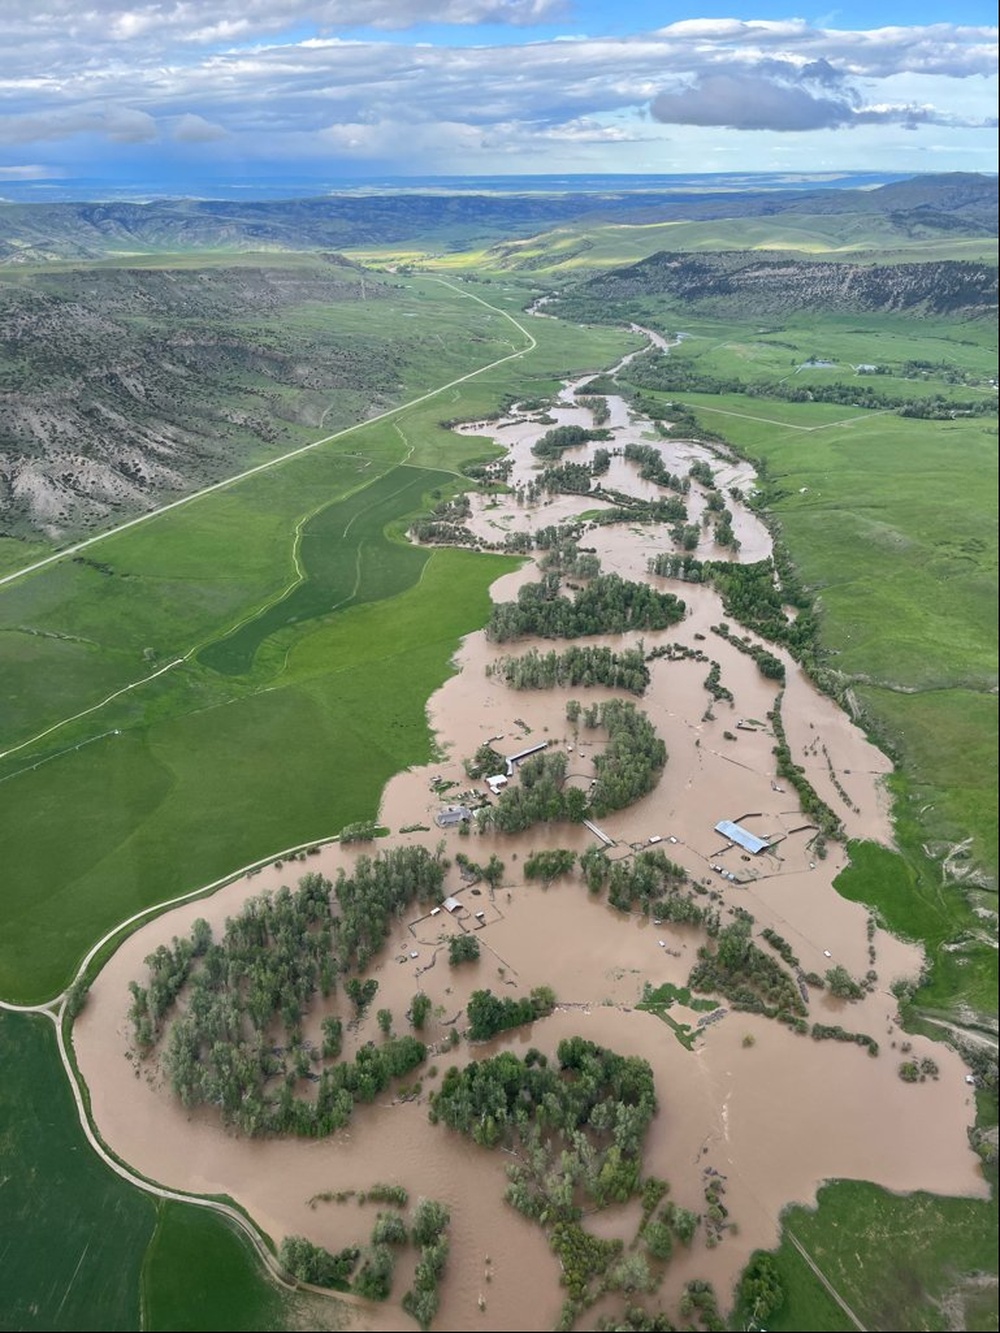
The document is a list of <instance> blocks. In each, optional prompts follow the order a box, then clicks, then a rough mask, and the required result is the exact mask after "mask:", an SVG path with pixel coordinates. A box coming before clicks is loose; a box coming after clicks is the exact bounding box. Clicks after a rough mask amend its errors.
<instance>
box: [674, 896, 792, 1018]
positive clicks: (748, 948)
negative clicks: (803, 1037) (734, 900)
mask: <svg viewBox="0 0 1000 1333" xmlns="http://www.w3.org/2000/svg"><path fill="white" fill-rule="evenodd" d="M688 985H689V986H690V988H691V990H693V991H697V992H699V993H701V994H705V993H706V992H714V993H715V994H719V995H724V996H725V997H726V998H727V999H728V1000H729V1002H730V1003H731V1004H732V1007H733V1008H734V1009H736V1010H739V1011H742V1012H745V1013H756V1014H763V1015H765V1017H767V1018H777V1019H778V1020H779V1021H780V1022H782V1023H788V1024H789V1025H790V1026H791V1027H794V1028H796V1030H797V1031H804V1030H806V1029H805V1016H806V1013H807V1012H808V1011H807V1009H806V1004H805V1001H804V1000H803V998H802V995H801V993H800V991H799V988H798V985H797V984H796V983H795V981H793V979H792V978H791V977H790V976H789V975H788V973H787V972H785V971H784V969H783V968H782V967H781V966H780V965H779V964H778V962H777V961H776V960H775V959H774V958H772V957H771V956H770V955H769V954H765V953H764V952H763V950H761V949H759V948H758V947H757V945H756V944H754V942H753V940H752V939H751V937H750V923H749V921H748V920H747V919H745V918H740V919H737V920H736V921H734V922H733V923H732V925H729V926H726V927H724V928H723V929H722V930H720V931H719V933H718V936H717V937H716V942H715V949H714V951H713V950H712V949H710V948H709V947H708V946H707V945H706V946H702V948H700V949H699V950H698V962H697V963H696V964H695V966H694V968H693V970H692V972H691V975H690V977H689V978H688Z"/></svg>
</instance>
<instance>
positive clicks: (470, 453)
mask: <svg viewBox="0 0 1000 1333" xmlns="http://www.w3.org/2000/svg"><path fill="white" fill-rule="evenodd" d="M423 290H424V292H425V296H424V297H423V298H422V299H425V300H426V301H427V302H428V303H430V302H432V301H435V300H438V299H440V300H441V301H442V302H443V303H444V304H445V306H446V307H447V308H448V309H449V310H451V309H452V307H453V304H454V303H455V302H460V303H462V305H463V308H464V307H465V306H467V307H468V308H469V309H470V310H473V311H477V312H481V311H482V307H481V306H479V305H478V304H477V303H476V302H475V301H472V300H470V299H469V297H468V296H466V295H462V296H456V294H455V292H454V291H453V290H452V289H451V288H449V287H447V286H443V285H442V284H440V283H437V282H434V281H432V280H428V281H427V282H426V283H425V284H424V289H423ZM471 294H472V290H471V286H470V295H471ZM487 294H488V295H489V296H490V298H491V299H492V298H493V297H494V296H496V298H497V301H498V303H499V302H501V301H502V302H504V303H506V304H507V305H508V306H509V307H510V308H511V309H512V310H517V309H519V307H520V304H521V301H522V293H521V292H520V291H518V290H517V289H512V290H511V291H509V292H506V293H500V292H497V293H493V292H492V291H489V292H488V293H487ZM478 318H479V315H478V314H476V319H477V320H478ZM492 318H493V319H494V320H495V321H501V320H502V318H503V317H502V315H501V314H500V313H497V312H496V311H494V313H493V315H492ZM538 323H539V325H544V327H543V328H541V329H540V336H539V338H538V342H539V345H538V347H537V349H536V350H535V351H533V352H532V353H531V356H530V359H528V358H525V360H524V361H523V362H522V361H520V360H515V361H511V362H507V363H506V364H505V365H503V366H499V367H495V368H493V369H491V370H490V371H488V372H486V374H485V375H484V376H483V377H482V380H483V382H482V383H480V382H478V381H472V382H470V383H466V384H461V385H455V386H453V387H452V388H450V389H448V390H446V391H445V392H444V393H443V394H441V395H439V396H438V397H436V398H432V399H427V400H426V401H424V402H422V403H418V404H416V405H414V406H413V407H412V408H407V409H405V410H403V411H401V412H400V413H398V414H397V415H396V416H395V417H393V418H392V419H391V420H382V421H378V422H374V423H373V424H372V425H371V426H367V427H365V428H364V429H363V430H359V431H354V432H352V433H351V434H350V435H349V436H347V437H346V438H343V437H342V438H341V439H340V440H334V441H331V442H330V443H329V444H328V445H324V446H322V447H320V448H318V449H316V450H313V451H310V452H308V453H305V454H301V455H299V456H298V457H296V458H294V459H290V460H288V461H287V462H285V463H283V464H282V465H281V466H279V467H275V468H273V469H270V470H269V471H267V472H262V473H257V474H255V475H254V476H251V477H249V478H246V479H245V480H243V481H240V482H239V483H237V484H234V485H233V486H230V487H228V488H226V489H223V490H220V491H217V492H214V493H212V494H210V495H207V496H204V497H203V498H201V499H199V500H196V501H194V502H192V503H190V504H187V505H185V506H182V507H181V508H179V509H176V510H173V511H171V512H169V513H166V514H163V515H161V516H160V517H158V518H156V519H154V520H152V521H150V522H148V523H144V524H141V525H139V526H138V527H135V528H132V529H129V530H128V531H125V532H121V533H118V534H115V535H111V536H109V537H107V538H106V539H105V540H103V541H100V542H98V543H96V544H95V545H93V546H91V547H90V548H88V549H87V551H86V552H85V553H82V554H81V556H80V557H78V558H77V559H75V560H64V561H60V562H58V563H55V564H53V565H51V566H49V567H47V568H46V569H44V570H41V571H39V572H37V573H35V574H32V575H29V576H26V577H25V578H23V579H21V580H19V581H16V582H14V583H10V584H8V585H6V586H5V587H4V588H2V589H0V643H2V644H3V645H4V647H5V652H6V655H7V656H8V657H9V659H10V663H11V667H10V679H11V681H12V683H13V688H12V690H11V694H10V702H11V707H10V708H9V710H8V712H7V714H6V722H7V726H8V727H9V730H8V731H7V733H6V735H5V737H4V741H5V745H4V748H5V750H6V754H5V756H4V757H3V758H2V759H0V790H2V792H3V797H4V801H5V809H6V812H7V818H5V820H4V822H3V826H2V829H0V858H2V860H3V864H4V865H5V867H7V868H8V877H7V881H6V886H5V893H4V897H3V905H2V914H3V931H2V932H0V994H3V995H4V997H5V998H8V999H11V1000H18V1001H32V1000H38V999H43V998H46V997H48V996H49V995H51V994H53V993H56V992H58V991H59V990H60V989H61V988H62V987H64V986H65V985H66V984H68V982H69V981H70V979H71V977H72V974H73V970H74V968H75V967H76V965H77V963H78V961H79V960H80V958H81V957H82V956H83V954H84V953H85V952H86V950H87V949H88V948H89V947H90V945H91V944H93V942H94V941H95V940H96V939H98V938H99V937H100V936H101V935H102V934H103V933H104V932H105V931H106V930H109V929H111V928H112V927H113V926H114V925H115V924H116V923H117V922H118V921H120V920H122V919H124V918H125V917H128V916H131V915H132V914H133V913H135V912H137V911H139V910H141V909H142V908H144V907H146V906H149V905H151V904H154V903H157V902H161V901H164V900H166V899H168V898H170V897H173V896H176V895H177V894H180V893H184V892H189V891H190V890H192V889H194V888H197V887H198V886H199V885H201V884H208V883H211V882H213V881H215V880H217V879H219V878H221V877H223V876H225V875H227V874H229V873H232V872H234V871H235V870H236V869H237V868H239V867H240V866H243V865H247V864H250V863H253V862H255V861H257V860H260V859H264V858H267V857H268V856H273V855H275V854H276V853H277V852H279V851H281V850H283V849H285V848H288V847H291V846H295V845H298V844H303V843H308V842H314V841H316V840H318V839H320V838H323V837H329V836H331V835H333V834H335V833H337V832H338V831H339V829H340V828H342V827H343V826H344V825H345V824H347V823H350V822H353V821H355V820H357V819H361V818H365V817H370V816H371V815H373V814H374V812H375V810H376V808H377V802H378V797H379V793H380V791H381V789H382V786H383V785H384V783H385V782H386V780H387V779H388V778H389V777H390V776H391V775H392V774H393V773H395V772H397V771H399V770H400V769H403V768H406V767H407V766H409V765H411V764H414V763H420V762H426V761H427V760H429V759H430V757H431V748H430V738H429V736H428V733H427V725H426V718H425V713H424V707H425V704H426V700H427V698H428V697H429V696H430V694H432V693H433V691H434V690H435V689H436V688H437V686H438V685H439V684H440V683H441V682H442V681H443V680H444V679H445V677H446V676H447V674H448V672H449V670H450V667H449V662H450V659H451V657H452V655H453V653H454V650H455V648H456V647H457V645H458V642H459V640H460V638H461V637H462V635H463V634H466V633H468V632H469V631H470V630H472V629H475V628H476V627H477V626H479V625H481V624H482V623H483V622H484V621H485V619H486V616H487V612H488V596H487V588H488V586H489V584H490V582H492V580H493V579H495V578H496V577H498V576H499V575H500V574H501V573H503V572H505V571H506V570H508V569H510V568H513V567H514V566H513V564H512V562H511V561H509V560H506V559H504V558H502V557H496V556H487V555H481V554H476V553H473V552H469V551H462V550H435V551H426V550H417V549H414V548H412V547H410V546H409V545H408V544H407V543H406V542H405V540H403V537H402V534H401V529H402V527H405V519H406V517H407V516H408V515H411V514H413V513H414V512H416V511H419V510H420V509H421V508H422V507H426V502H427V501H428V500H430V501H431V502H432V500H433V495H434V494H437V495H441V494H443V493H445V492H446V491H447V490H448V488H449V487H450V486H451V485H453V484H454V483H455V482H456V480H457V477H456V470H457V468H458V467H459V466H460V465H461V464H462V463H463V462H464V461H466V460H468V459H471V458H476V457H480V458H481V457H488V456H490V455H491V454H492V452H493V450H492V446H490V445H489V444H488V443H487V442H485V441H478V440H476V439H475V438H471V439H463V438H461V437H459V436H456V435H454V434H453V433H451V432H450V431H447V430H444V429H442V427H441V425H440V422H441V421H442V420H443V419H448V418H454V417H459V416H464V417H473V418H474V417H475V416H476V415H477V414H480V413H485V412H488V411H493V410H495V409H496V406H497V403H498V401H500V400H502V399H503V398H504V396H505V395H511V394H515V395H516V394H521V395H524V394H525V393H528V392H530V393H532V394H538V393H540V392H547V391H548V390H549V389H551V388H552V387H554V385H555V383H557V382H558V380H559V379H560V378H561V377H562V376H563V375H564V374H567V373H570V372H572V371H573V370H577V369H584V368H586V367H588V366H592V365H595V364H601V363H602V362H604V363H605V364H606V363H607V362H608V361H610V360H611V359H613V358H614V356H615V355H617V354H620V353H621V352H622V351H623V350H627V349H628V348H629V347H631V346H635V341H636V340H635V338H634V336H633V335H624V336H623V335H622V334H621V333H618V332H615V331H611V330H606V329H605V330H595V331H593V332H591V331H588V330H579V331H578V330H573V329H571V328H567V327H566V326H563V325H558V324H557V323H556V322H555V321H538ZM507 327H508V328H510V329H511V331H512V335H513V334H516V330H515V329H514V326H513V325H507ZM518 338H519V342H520V345H522V346H523V345H525V343H526V339H525V338H524V337H523V336H521V335H518ZM546 386H547V387H546ZM403 460H409V462H407V463H405V464H404V463H403ZM347 598H349V600H345V599H347ZM172 663H173V664H174V665H170V664H172ZM404 664H405V666H404ZM164 667H167V668H168V669H167V670H162V671H161V668H164ZM156 672H161V674H158V675H155V678H153V679H150V677H152V676H153V675H154V673H156ZM129 686H134V688H127V687H129ZM113 694H117V697H115V698H111V699H109V696H111V695H113ZM33 737H34V738H36V739H34V740H33V739H32V738H33ZM236 754H239V756H240V763H239V764H234V762H233V756H234V755H236ZM56 828H58V830H59V833H58V836H53V834H52V831H53V829H56ZM165 848H169V852H170V854H169V855H168V856H165V855H164V849H165Z"/></svg>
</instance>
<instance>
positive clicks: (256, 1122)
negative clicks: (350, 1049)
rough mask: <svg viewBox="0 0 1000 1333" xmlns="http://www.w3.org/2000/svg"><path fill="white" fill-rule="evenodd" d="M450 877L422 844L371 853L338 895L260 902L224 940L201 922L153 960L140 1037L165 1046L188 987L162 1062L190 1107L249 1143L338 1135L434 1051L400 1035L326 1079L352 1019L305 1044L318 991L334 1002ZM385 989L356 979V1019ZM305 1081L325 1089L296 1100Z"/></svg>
mask: <svg viewBox="0 0 1000 1333" xmlns="http://www.w3.org/2000/svg"><path fill="white" fill-rule="evenodd" d="M444 870H445V865H444V863H442V861H441V860H440V858H439V857H435V856H432V855H431V854H430V853H428V852H427V851H426V849H424V848H420V847H410V848H396V849H394V850H393V851H391V852H388V853H386V854H384V855H381V856H378V857H375V858H371V857H366V856H362V857H359V858H358V861H357V864H356V866H355V868H354V872H353V874H352V875H350V876H348V875H346V874H345V873H344V872H341V874H340V875H339V876H338V880H337V883H336V885H335V886H334V885H333V884H331V882H330V881H329V880H327V879H324V878H323V877H322V876H321V875H317V874H310V875H305V876H304V877H303V878H302V879H301V880H300V881H299V886H298V888H297V890H296V891H295V892H294V893H293V892H292V891H291V890H290V889H288V888H287V887H284V888H282V889H279V890H278V892H277V893H275V894H270V893H268V894H263V895H261V896H260V897H257V898H252V899H250V900H249V901H248V902H247V903H246V904H245V905H244V907H243V908H242V910H241V911H240V912H239V913H238V914H237V915H236V916H234V917H231V918H229V919H228V920H227V922H226V930H225V935H224V937H223V940H222V942H221V943H218V944H216V943H214V942H212V936H211V930H210V929H209V927H208V925H207V923H206V922H204V921H201V920H199V921H198V922H196V923H195V925H194V927H193V929H192V934H191V938H190V939H188V940H182V941H175V942H174V947H173V948H172V949H168V948H167V947H166V946H163V947H162V948H161V949H158V950H157V951H156V953H155V954H152V955H150V957H149V959H147V964H148V966H149V967H150V973H151V977H150V983H149V986H148V987H141V986H139V985H138V984H137V983H135V982H133V983H132V984H131V986H130V989H131V991H132V996H133V1002H132V1007H131V1011H130V1012H131V1017H132V1020H133V1023H134V1024H135V1033H136V1039H137V1041H138V1042H139V1044H140V1045H141V1046H142V1047H143V1049H149V1048H151V1047H152V1046H153V1045H154V1043H155V1042H156V1040H157V1039H158V1038H159V1036H160V1026H161V1024H162V1021H163V1019H164V1018H165V1017H166V1014H167V1010H168V1009H169V1008H170V1007H171V1006H172V1005H173V1004H174V1002H175V1001H176V1000H177V999H178V998H179V996H180V995H181V993H182V991H183V992H184V994H185V999H186V1004H185V1007H184V1011H183V1013H181V1014H179V1015H177V1016H175V1017H174V1018H173V1019H172V1021H171V1022H170V1024H169V1029H168V1031H167V1035H166V1040H165V1043H164V1054H163V1060H164V1068H165V1070H166V1072H167V1074H168V1076H169V1078H170V1081H171V1085H172V1087H173V1089H174V1091H175V1092H176V1094H177V1095H178V1096H179V1097H180V1098H181V1099H182V1100H183V1101H184V1103H185V1105H188V1106H194V1105H199V1104H202V1103H207V1104H210V1105H216V1106H218V1107H219V1108H220V1111H221V1114H222V1116H223V1119H224V1120H225V1121H226V1122H227V1123H230V1124H234V1125H236V1126H237V1127H238V1128H240V1129H242V1130H243V1131H244V1132H246V1133H248V1134H270V1133H285V1132H294V1133H300V1134H303V1133H304V1134H327V1133H329V1132H330V1131H331V1130H332V1129H335V1128H338V1127H339V1126H341V1125H343V1124H344V1123H346V1121H347V1119H348V1118H349V1116H350V1113H351V1108H352V1106H353V1104H354V1102H355V1101H359V1100H360V1101H369V1100H371V1098H372V1097H374V1096H375V1094H376V1093H377V1092H379V1091H381V1090H382V1089H383V1088H385V1087H386V1086H387V1085H388V1083H389V1081H390V1080H391V1079H393V1078H396V1077H400V1076H402V1075H403V1074H406V1073H408V1072H410V1071H411V1070H412V1069H413V1068H415V1067H416V1065H418V1064H419V1063H420V1062H421V1061H422V1060H423V1059H424V1057H425V1054H426V1051H425V1048H424V1047H423V1046H422V1044H421V1043H420V1042H417V1041H416V1040H415V1039H414V1038H412V1037H401V1038H396V1039H392V1040H388V1041H386V1042H385V1043H384V1044H383V1045H382V1046H380V1047H379V1048H378V1049H377V1050H376V1049H375V1048H374V1047H364V1048H362V1049H361V1050H360V1051H359V1052H358V1054H357V1056H356V1058H355V1060H354V1061H353V1062H349V1063H344V1064H339V1065H336V1066H334V1067H333V1068H329V1067H328V1068H323V1069H322V1072H321V1073H317V1072H315V1070H316V1067H317V1066H320V1065H322V1063H323V1062H324V1061H326V1060H331V1059H333V1060H335V1059H337V1058H338V1057H339V1055H340V1051H341V1046H342V1042H343V1020H342V1018H340V1017H339V1016H338V1015H336V1014H331V1015H328V1016H327V1018H326V1019H325V1020H324V1024H323V1045H322V1049H316V1048H314V1047H312V1046H310V1045H308V1044H306V1043H305V1042H304V1041H303V1037H302V1022H303V1019H304V1016H305V1014H306V1012H307V1011H308V1009H309V1007H310V1006H311V1004H312V1001H313V998H314V996H315V993H316V991H317V990H319V991H320V992H321V993H322V994H323V995H324V996H329V995H331V994H332V993H333V992H334V991H335V990H336V988H337V984H338V979H339V978H340V977H342V976H343V975H344V974H345V973H346V972H347V971H349V970H350V969H351V968H354V967H363V966H364V965H365V964H366V963H367V962H368V961H369V960H370V958H371V957H372V956H373V955H374V954H375V953H376V952H377V950H378V949H379V948H380V947H381V945H382V944H383V942H384V940H385V937H386V935H387V933H388V931H389V929H390V927H391V924H392V919H393V917H394V916H398V915H399V914H400V913H402V912H403V911H404V910H405V908H406V907H407V906H408V905H409V904H410V903H411V902H412V901H413V899H414V898H421V899H424V900H427V899H430V900H431V901H440V898H441V892H442V891H441V884H442V881H443V877H444ZM334 900H336V904H335V901H334ZM338 909H339V910H338ZM377 989H378V983H377V982H376V981H375V980H374V979H372V978H369V979H368V980H365V981H362V980H361V979H360V978H359V977H357V976H351V977H349V978H348V979H347V980H346V981H345V984H344V991H345V994H346V996H347V998H348V999H350V1000H352V1001H353V1005H354V1010H355V1014H356V1015H358V1016H360V1015H361V1013H362V1012H363V1011H364V1009H365V1008H366V1007H367V1005H369V1004H370V1003H371V1000H372V999H373V998H374V995H375V992H376V991H377ZM151 1001H152V1002H151ZM275 1025H280V1028H282V1029H283V1030H284V1044H282V1045H275V1044H274V1043H275V1035H274V1032H275ZM303 1080H305V1081H307V1082H313V1083H317V1084H318V1085H319V1086H318V1088H317V1093H316V1097H315V1100H308V1099H304V1098H301V1097H298V1096H297V1095H296V1087H297V1085H298V1084H299V1083H300V1082H302V1081H303Z"/></svg>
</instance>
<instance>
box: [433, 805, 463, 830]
mask: <svg viewBox="0 0 1000 1333" xmlns="http://www.w3.org/2000/svg"><path fill="white" fill-rule="evenodd" d="M471 816H472V811H471V810H470V809H469V808H468V806H465V805H446V806H445V808H444V809H443V810H439V811H438V812H437V814H436V815H435V816H434V819H435V822H436V823H437V826H438V828H451V827H452V825H454V824H461V822H462V820H463V819H469V818H471Z"/></svg>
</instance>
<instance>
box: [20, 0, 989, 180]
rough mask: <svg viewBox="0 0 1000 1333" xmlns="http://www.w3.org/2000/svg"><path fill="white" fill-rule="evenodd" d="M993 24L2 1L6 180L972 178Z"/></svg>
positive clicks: (833, 16) (511, 0)
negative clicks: (755, 174)
mask: <svg viewBox="0 0 1000 1333" xmlns="http://www.w3.org/2000/svg"><path fill="white" fill-rule="evenodd" d="M995 24H996V16H995V9H994V8H993V7H992V6H991V5H987V4H984V3H978V0H954V3H949V4H948V5H945V4H944V3H940V2H939V3H926V2H925V3H920V0H914V2H913V3H904V2H903V0H870V2H869V3H865V4H861V3H860V2H859V0H849V2H847V3H843V4H841V5H840V6H839V7H837V8H833V7H831V8H828V9H825V10H821V9H820V8H819V7H818V6H817V8H816V9H806V10H799V11H796V10H793V9H787V8H785V7H781V8H775V7H774V6H773V4H769V5H764V4H763V3H753V4H738V3H732V2H731V0H711V2H710V3H707V4H699V5H698V6H697V7H696V8H690V7H688V8H681V7H679V6H677V5H674V4H667V3H661V2H658V0H213V2H212V3H211V4H210V5H209V4H206V3H203V2H202V0H133V3H131V4H126V3H122V2H121V0H33V3H32V4H31V5H25V4H23V3H22V2H21V0H0V49H2V50H3V51H4V59H3V65H2V68H0V196H2V195H3V192H4V184H5V182H6V183H8V184H9V185H10V186H13V185H15V184H21V185H23V184H24V183H25V182H36V183H37V184H38V186H39V187H43V186H44V185H45V184H46V183H48V184H51V185H53V186H55V185H57V183H58V182H59V181H64V180H69V179H72V178H77V177H88V178H90V179H93V180H96V181H103V182H106V183H107V184H108V185H109V186H113V185H116V184H124V183H128V184H132V185H138V186H140V187H141V188H143V189H149V190H150V191H154V190H156V189H157V188H163V189H167V188H174V187H180V186H184V185H185V184H186V185H188V186H190V188H192V189H197V190H198V191H199V192H201V193H210V192H211V189H210V187H211V184H212V182H221V181H223V180H226V181H229V180H241V181H247V182H251V183H252V182H253V181H254V180H255V179H260V180H264V179H267V180H270V181H272V182H273V181H275V180H280V179H282V178H285V177H289V178H294V179H295V180H296V181H298V180H302V181H304V182H306V183H309V182H315V183H316V184H317V186H318V187H322V186H323V185H325V184H333V183H335V182H336V180H337V179H338V178H341V177H351V178H357V177H364V176H367V175H373V176H381V175H386V174H393V175H407V174H410V175H421V176H426V175H434V174H443V175H467V174H484V175H499V174H544V173H561V174H562V173H569V172H587V173H594V172H611V173H643V172H646V173H656V174H661V173H672V172H679V173H688V172H733V171H767V172H775V171H778V172H803V171H808V172H838V171H859V170H860V171H864V170H868V171H879V172H911V171H912V172H914V173H916V172H920V171H989V172H992V171H995V170H996V142H997V135H996V119H995V117H996V105H997V30H996V26H995Z"/></svg>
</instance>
